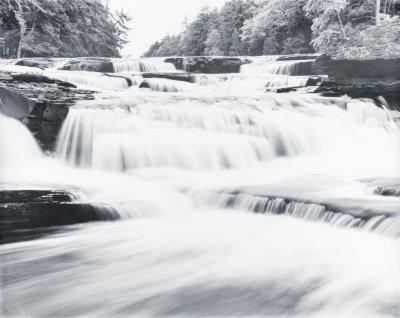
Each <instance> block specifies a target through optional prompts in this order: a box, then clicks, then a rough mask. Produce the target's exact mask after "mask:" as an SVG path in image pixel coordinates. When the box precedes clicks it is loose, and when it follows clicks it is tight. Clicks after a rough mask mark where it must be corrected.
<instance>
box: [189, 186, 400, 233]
mask: <svg viewBox="0 0 400 318" xmlns="http://www.w3.org/2000/svg"><path fill="white" fill-rule="evenodd" d="M190 194H191V197H192V198H193V200H194V201H195V202H196V203H197V204H198V205H204V204H206V205H209V206H214V207H220V208H224V209H236V210H245V211H250V212H254V213H260V214H275V215H286V216H292V217H295V218H301V219H304V220H308V221H317V222H325V223H329V224H330V225H332V226H335V227H345V228H358V229H362V230H365V231H369V232H376V233H379V234H383V235H385V236H389V237H392V238H400V214H397V215H392V216H390V215H389V216H388V215H385V214H383V215H372V216H371V215H370V214H365V216H364V217H362V216H361V217H360V216H357V215H355V214H353V213H352V210H351V209H350V210H349V211H335V210H330V208H329V207H327V206H326V205H324V204H321V203H312V202H301V201H296V200H292V199H287V198H280V197H261V196H255V195H251V194H246V193H223V192H214V191H204V190H197V191H196V190H195V191H192V192H191V193H190Z"/></svg>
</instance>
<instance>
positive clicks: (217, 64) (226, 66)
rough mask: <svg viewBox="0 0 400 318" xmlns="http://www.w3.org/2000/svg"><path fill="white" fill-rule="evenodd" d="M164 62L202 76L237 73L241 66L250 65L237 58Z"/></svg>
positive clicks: (171, 59)
mask: <svg viewBox="0 0 400 318" xmlns="http://www.w3.org/2000/svg"><path fill="white" fill-rule="evenodd" d="M164 62H166V63H172V64H174V65H175V67H176V69H178V70H183V71H186V72H191V73H204V74H223V73H239V72H240V66H241V65H243V64H247V63H251V61H249V60H246V59H243V58H238V57H211V56H190V57H173V58H167V59H165V60H164Z"/></svg>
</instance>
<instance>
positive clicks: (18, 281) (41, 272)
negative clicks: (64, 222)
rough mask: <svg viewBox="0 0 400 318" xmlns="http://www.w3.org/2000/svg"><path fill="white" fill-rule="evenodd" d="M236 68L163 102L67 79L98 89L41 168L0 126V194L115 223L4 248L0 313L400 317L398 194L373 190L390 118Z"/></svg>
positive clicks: (25, 142) (10, 123)
mask: <svg viewBox="0 0 400 318" xmlns="http://www.w3.org/2000/svg"><path fill="white" fill-rule="evenodd" d="M124 63H125V62H123V63H122V64H124ZM262 63H265V64H267V65H265V70H267V69H268V68H269V69H271V68H273V66H271V65H268V64H269V63H275V62H274V61H272V60H268V59H265V61H263V62H262ZM262 63H261V62H260V64H262ZM274 67H275V66H274ZM121 68H123V69H124V71H126V68H129V66H121ZM52 72H54V74H56V73H57V72H55V71H52ZM247 72H248V73H247V74H246V75H245V74H238V75H237V76H238V78H240V81H238V83H239V84H240V85H241V86H240V85H239V86H237V85H236V83H235V82H236V81H235V80H231V78H229V77H227V78H225V80H224V81H223V82H222V81H221V82H219V80H218V76H207V83H205V80H204V79H203V82H202V83H201V79H199V81H198V82H197V83H195V84H188V83H182V82H175V81H170V83H171V85H176V87H181V88H184V87H185V88H187V90H184V89H182V90H176V91H174V90H167V89H166V90H163V89H155V90H150V89H138V88H137V87H134V88H131V89H125V90H118V89H117V90H115V89H112V88H113V87H114V84H112V83H113V80H114V79H112V78H105V77H104V78H102V82H101V81H99V82H96V81H97V80H93V78H95V79H97V78H99V77H101V75H100V74H93V75H86V74H85V73H81V72H78V73H75V72H70V73H71V75H70V76H71V77H70V80H71V79H74V80H75V81H76V82H77V81H78V80H77V78H84V79H83V80H82V84H83V83H85V81H86V83H87V82H91V83H90V85H92V86H93V87H96V86H97V87H98V88H99V90H102V91H103V93H102V94H99V95H98V96H97V98H96V100H94V101H85V102H81V103H79V104H78V105H77V106H76V107H74V108H73V109H71V110H70V112H69V115H68V117H67V119H66V121H65V123H64V125H63V127H62V130H61V132H60V136H59V140H58V145H57V151H56V156H55V157H54V158H50V157H46V156H44V155H42V154H41V153H40V151H39V149H38V147H37V145H36V143H35V141H34V139H33V137H32V136H31V135H30V133H29V132H28V131H27V129H26V128H24V126H23V125H22V124H21V123H19V122H17V121H15V120H13V119H9V118H5V117H4V116H2V115H0V124H1V125H0V128H1V134H0V153H1V157H0V169H1V174H0V182H1V183H2V187H6V188H7V187H19V188H21V187H22V188H28V187H29V188H35V187H40V188H46V187H47V188H58V189H60V188H61V189H74V190H79V191H81V193H82V196H81V197H80V199H79V200H81V201H85V202H92V203H94V204H100V205H102V204H106V205H107V206H112V207H113V208H114V209H115V210H117V211H118V212H119V213H120V215H121V216H122V218H123V219H125V220H124V221H121V222H118V223H112V224H107V223H104V224H89V225H81V226H73V227H70V229H71V230H72V231H65V232H61V233H59V234H57V235H52V236H48V237H45V238H42V239H38V240H35V241H30V242H20V243H14V244H7V245H4V246H2V247H1V252H2V261H1V262H0V270H1V272H2V273H5V274H4V275H3V276H4V278H3V281H2V286H1V289H2V308H1V312H2V315H3V316H7V315H14V316H33V317H55V316H67V317H78V316H79V317H83V316H84V317H98V316H105V317H111V316H120V317H128V316H130V317H131V316H139V317H143V316H144V317H146V316H167V315H168V316H179V317H190V316H197V317H211V316H212V317H217V316H223V317H234V316H240V317H243V316H252V317H257V316H267V317H277V316H279V317H398V314H399V312H400V307H399V302H398V300H399V299H400V284H398V283H397V282H399V281H400V271H399V268H400V243H399V242H400V241H399V237H400V197H396V196H380V195H377V194H379V192H377V191H372V190H371V188H372V189H376V188H377V187H378V186H379V184H380V183H379V182H381V181H379V180H387V179H388V178H390V180H395V181H396V180H399V178H400V165H399V162H400V160H399V158H400V152H399V151H400V150H399V147H400V133H399V127H398V125H397V124H396V122H395V121H394V119H393V117H392V115H393V113H392V112H391V111H389V110H387V109H382V108H378V107H377V106H376V105H375V104H374V103H373V101H371V100H352V99H350V98H348V97H341V98H323V97H319V96H314V95H300V94H279V95H278V94H264V93H261V92H262V90H261V89H255V88H256V86H255V85H254V84H255V83H256V80H254V79H257V80H258V79H259V78H260V77H259V75H258V74H254V75H252V73H251V72H250V70H248V71H247ZM221 76H228V75H221ZM229 76H232V78H233V77H234V76H235V75H229ZM117 80H119V79H117ZM213 80H215V81H216V82H215V83H213V82H212V81H213ZM279 80H280V79H279ZM295 80H297V79H295ZM156 82H157V80H156V81H154V82H153V84H154V83H156ZM103 83H108V84H107V85H109V86H107V85H105V84H103ZM163 83H164V82H163V81H159V82H158V85H161V84H162V85H163ZM102 85H103V86H102ZM277 85H280V83H277ZM207 86H210V87H207ZM238 87H242V88H243V89H241V90H239V89H238ZM110 88H111V90H110ZM165 91H167V92H165ZM9 136H13V138H12V139H10V138H9ZM13 159H15V160H13ZM373 180H377V181H373ZM388 180H389V179H388ZM395 181H393V182H392V183H393V184H395ZM387 184H391V183H385V184H384V185H385V186H387ZM374 193H375V194H374ZM254 212H258V213H263V214H262V215H260V214H256V213H254Z"/></svg>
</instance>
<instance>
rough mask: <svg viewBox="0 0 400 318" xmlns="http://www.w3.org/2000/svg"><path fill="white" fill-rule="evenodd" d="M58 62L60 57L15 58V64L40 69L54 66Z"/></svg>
mask: <svg viewBox="0 0 400 318" xmlns="http://www.w3.org/2000/svg"><path fill="white" fill-rule="evenodd" d="M59 62H60V59H54V58H23V59H20V60H17V61H16V62H15V65H19V66H26V67H37V68H40V69H42V70H44V69H46V68H51V67H54V66H56V64H57V63H59Z"/></svg>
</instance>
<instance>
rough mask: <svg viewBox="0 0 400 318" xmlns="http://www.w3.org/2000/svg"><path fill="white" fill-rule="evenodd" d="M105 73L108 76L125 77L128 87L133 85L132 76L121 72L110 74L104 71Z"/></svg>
mask: <svg viewBox="0 0 400 318" xmlns="http://www.w3.org/2000/svg"><path fill="white" fill-rule="evenodd" d="M104 75H105V76H108V77H115V78H123V79H124V80H126V82H127V83H128V87H131V86H133V81H132V78H130V77H127V76H123V75H119V74H110V73H104Z"/></svg>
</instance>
